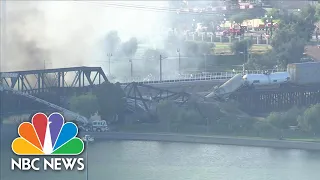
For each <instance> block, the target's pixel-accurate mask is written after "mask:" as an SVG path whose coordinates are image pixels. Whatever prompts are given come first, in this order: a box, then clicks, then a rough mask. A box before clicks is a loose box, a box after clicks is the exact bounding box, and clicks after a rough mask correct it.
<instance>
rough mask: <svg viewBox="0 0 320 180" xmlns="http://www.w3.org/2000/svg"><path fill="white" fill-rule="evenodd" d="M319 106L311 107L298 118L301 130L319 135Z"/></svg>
mask: <svg viewBox="0 0 320 180" xmlns="http://www.w3.org/2000/svg"><path fill="white" fill-rule="evenodd" d="M319 117H320V104H316V105H312V106H311V107H309V108H308V109H306V110H305V112H304V113H303V115H302V116H300V117H299V118H298V121H299V125H300V127H301V128H302V129H303V130H306V131H312V132H314V133H320V118H319Z"/></svg>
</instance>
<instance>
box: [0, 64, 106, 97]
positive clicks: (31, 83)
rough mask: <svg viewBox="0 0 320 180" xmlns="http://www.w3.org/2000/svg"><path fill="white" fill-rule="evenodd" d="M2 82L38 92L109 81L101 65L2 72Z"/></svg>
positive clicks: (17, 88) (12, 86)
mask: <svg viewBox="0 0 320 180" xmlns="http://www.w3.org/2000/svg"><path fill="white" fill-rule="evenodd" d="M0 77H1V79H0V80H1V81H0V82H1V84H3V85H4V86H8V87H11V88H13V89H15V90H18V91H22V92H26V93H31V94H37V93H43V92H48V91H50V89H56V88H61V89H64V88H69V89H72V88H77V89H78V88H85V87H88V86H89V87H90V86H93V85H94V84H96V85H97V84H101V83H103V82H105V81H108V79H107V77H106V75H105V74H104V72H103V70H102V69H101V67H71V68H59V69H44V70H31V71H15V72H1V73H0Z"/></svg>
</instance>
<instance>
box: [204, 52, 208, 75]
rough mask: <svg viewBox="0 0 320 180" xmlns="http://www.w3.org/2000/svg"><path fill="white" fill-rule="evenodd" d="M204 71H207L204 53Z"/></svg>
mask: <svg viewBox="0 0 320 180" xmlns="http://www.w3.org/2000/svg"><path fill="white" fill-rule="evenodd" d="M204 72H207V54H204Z"/></svg>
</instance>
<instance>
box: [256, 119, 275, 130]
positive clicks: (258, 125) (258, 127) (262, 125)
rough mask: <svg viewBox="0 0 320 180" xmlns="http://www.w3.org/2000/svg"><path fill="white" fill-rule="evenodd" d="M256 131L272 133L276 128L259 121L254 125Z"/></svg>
mask: <svg viewBox="0 0 320 180" xmlns="http://www.w3.org/2000/svg"><path fill="white" fill-rule="evenodd" d="M253 127H254V129H255V130H256V131H257V132H262V133H263V132H270V131H273V130H274V129H275V128H274V126H272V125H271V124H270V123H269V122H267V121H257V122H255V123H254V124H253Z"/></svg>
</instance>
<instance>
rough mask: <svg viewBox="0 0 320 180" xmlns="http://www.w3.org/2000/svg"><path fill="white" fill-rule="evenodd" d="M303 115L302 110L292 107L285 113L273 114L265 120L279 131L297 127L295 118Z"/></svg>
mask: <svg viewBox="0 0 320 180" xmlns="http://www.w3.org/2000/svg"><path fill="white" fill-rule="evenodd" d="M302 113H303V109H301V108H297V107H293V108H291V109H290V110H289V111H287V112H281V113H280V112H273V113H270V115H269V116H268V117H267V118H266V120H267V121H268V122H269V123H270V124H272V125H273V126H275V127H277V128H280V129H288V128H289V127H290V126H297V125H298V121H297V117H298V116H299V115H300V114H302Z"/></svg>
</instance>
